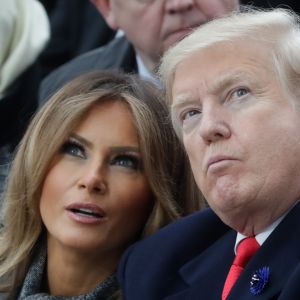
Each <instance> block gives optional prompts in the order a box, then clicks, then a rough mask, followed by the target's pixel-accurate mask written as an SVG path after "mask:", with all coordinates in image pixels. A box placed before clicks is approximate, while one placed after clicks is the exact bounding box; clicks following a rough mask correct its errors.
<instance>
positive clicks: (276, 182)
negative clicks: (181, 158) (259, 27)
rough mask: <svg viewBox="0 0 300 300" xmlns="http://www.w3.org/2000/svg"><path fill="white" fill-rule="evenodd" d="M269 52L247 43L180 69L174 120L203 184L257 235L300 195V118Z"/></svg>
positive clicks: (225, 211) (216, 206)
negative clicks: (284, 89)
mask: <svg viewBox="0 0 300 300" xmlns="http://www.w3.org/2000/svg"><path fill="white" fill-rule="evenodd" d="M269 50H270V49H269V48H268V46H266V45H261V44H258V43H253V42H249V41H245V40H241V41H239V42H234V43H232V44H231V45H229V44H224V43H223V44H219V45H215V46H213V47H210V48H208V49H205V50H202V51H198V52H196V53H195V54H193V55H192V56H190V57H189V58H188V59H186V60H184V61H183V62H182V63H181V64H179V65H178V67H177V69H176V72H175V79H174V82H173V89H172V99H173V107H172V114H173V117H174V119H175V122H178V125H179V126H180V127H181V130H182V135H183V142H184V146H185V148H186V151H187V153H188V156H189V159H190V162H191V166H192V169H193V173H194V176H195V179H196V182H197V184H198V186H199V188H200V189H201V191H202V192H203V194H204V196H205V197H206V199H207V201H208V203H209V205H210V206H211V207H212V208H213V210H214V211H215V212H216V213H217V214H218V215H219V216H220V217H221V219H223V221H224V222H225V223H227V224H228V225H230V226H232V227H233V228H235V229H236V230H238V231H240V232H242V233H246V234H255V233H257V232H259V231H260V230H262V229H264V228H265V227H266V226H268V225H269V224H271V223H272V222H274V221H275V220H276V219H277V218H278V217H279V216H281V215H282V214H283V213H284V212H286V211H287V210H288V209H289V208H290V207H291V206H292V205H293V203H294V202H295V201H296V200H297V198H298V197H299V195H300V190H299V179H300V171H299V170H300V155H299V153H300V112H299V107H297V104H296V102H295V101H294V102H293V100H291V99H289V98H288V97H287V95H286V94H284V93H283V91H282V88H281V85H280V83H279V82H278V79H277V78H278V77H277V75H276V73H275V71H274V69H273V67H272V62H271V57H270V54H269V53H270V51H269Z"/></svg>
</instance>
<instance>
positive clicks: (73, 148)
mask: <svg viewBox="0 0 300 300" xmlns="http://www.w3.org/2000/svg"><path fill="white" fill-rule="evenodd" d="M61 152H62V153H64V154H68V155H71V156H75V157H80V158H86V153H85V149H84V146H83V145H81V144H80V143H79V142H78V141H76V140H74V139H69V140H68V141H66V142H65V143H64V144H63V146H62V150H61Z"/></svg>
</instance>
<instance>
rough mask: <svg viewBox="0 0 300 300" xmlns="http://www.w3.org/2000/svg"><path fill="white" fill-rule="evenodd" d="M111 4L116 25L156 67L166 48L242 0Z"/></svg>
mask: <svg viewBox="0 0 300 300" xmlns="http://www.w3.org/2000/svg"><path fill="white" fill-rule="evenodd" d="M110 4H111V7H110V9H111V14H112V15H113V17H114V18H113V19H114V20H115V26H116V27H118V28H120V29H122V30H123V31H124V32H125V34H126V36H127V38H128V39H129V40H130V41H131V42H132V44H133V45H134V46H135V48H136V51H137V52H138V53H139V55H140V56H141V57H142V59H143V61H144V63H145V64H146V65H147V67H148V68H149V69H154V68H155V67H156V66H157V64H158V62H159V59H160V57H161V56H162V54H163V53H164V52H165V50H166V49H168V48H169V47H170V46H171V45H173V44H174V43H176V42H178V41H179V40H181V39H182V38H183V37H184V36H185V35H187V34H188V33H189V32H190V31H191V30H192V29H193V28H195V27H197V26H199V25H201V24H203V23H206V22H207V21H208V20H210V19H212V18H215V17H218V16H221V15H224V14H226V13H227V12H229V11H232V10H233V9H236V8H237V7H238V0H126V1H125V0H110ZM110 25H113V24H110ZM113 26H114V25H113Z"/></svg>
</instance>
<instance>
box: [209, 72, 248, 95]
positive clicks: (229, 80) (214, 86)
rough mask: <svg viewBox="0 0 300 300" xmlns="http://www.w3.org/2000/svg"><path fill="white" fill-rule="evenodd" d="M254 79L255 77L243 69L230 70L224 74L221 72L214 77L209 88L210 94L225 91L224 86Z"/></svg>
mask: <svg viewBox="0 0 300 300" xmlns="http://www.w3.org/2000/svg"><path fill="white" fill-rule="evenodd" d="M245 80H247V82H249V81H253V78H251V76H250V75H249V74H248V73H247V72H245V71H241V70H234V71H228V72H226V73H224V74H220V75H219V76H218V77H216V78H215V79H214V81H213V82H212V83H211V84H210V86H209V88H208V93H209V94H216V93H219V92H221V91H223V89H224V88H226V87H228V86H230V85H233V84H235V83H237V82H241V81H245Z"/></svg>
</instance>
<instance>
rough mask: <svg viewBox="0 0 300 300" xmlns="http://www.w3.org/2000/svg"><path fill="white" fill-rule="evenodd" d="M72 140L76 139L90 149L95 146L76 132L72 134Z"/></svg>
mask: <svg viewBox="0 0 300 300" xmlns="http://www.w3.org/2000/svg"><path fill="white" fill-rule="evenodd" d="M70 139H75V140H77V141H78V142H80V143H81V144H83V145H84V146H87V147H89V148H91V147H92V146H93V143H92V142H91V141H89V140H87V139H85V138H84V137H82V136H81V135H79V134H77V133H74V132H73V133H71V134H70Z"/></svg>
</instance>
